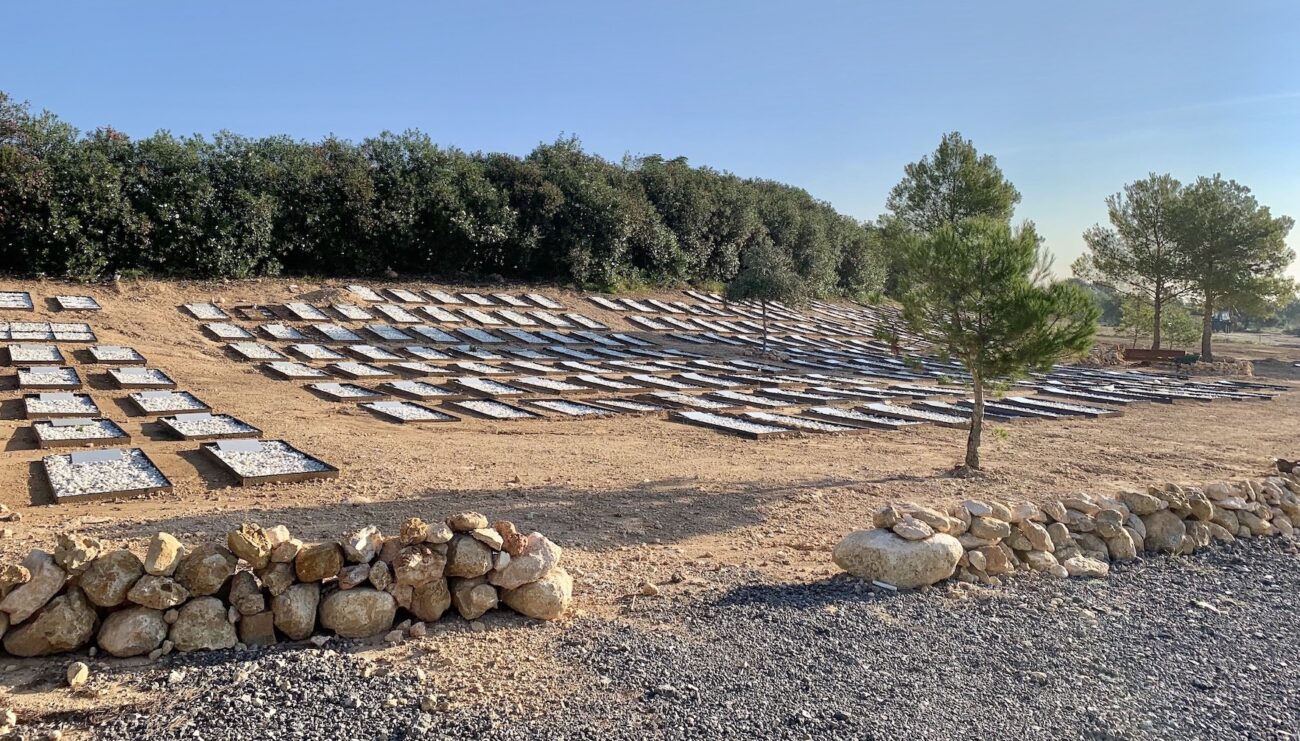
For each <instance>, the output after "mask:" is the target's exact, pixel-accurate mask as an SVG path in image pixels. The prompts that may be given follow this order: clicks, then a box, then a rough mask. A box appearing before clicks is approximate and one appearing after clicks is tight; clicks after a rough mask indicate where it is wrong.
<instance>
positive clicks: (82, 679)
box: [67, 661, 90, 690]
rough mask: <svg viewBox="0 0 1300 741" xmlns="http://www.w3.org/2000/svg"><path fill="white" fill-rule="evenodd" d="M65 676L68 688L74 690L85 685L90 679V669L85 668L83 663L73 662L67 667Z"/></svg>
mask: <svg viewBox="0 0 1300 741" xmlns="http://www.w3.org/2000/svg"><path fill="white" fill-rule="evenodd" d="M67 676H68V686H69V687H71V688H72V689H74V690H75V689H77V688H78V687H80V686H81V685H83V684H85V683H86V680H88V679H90V667H88V666H86V665H85V664H84V663H83V662H80V661H74V662H72V663H71V664H69V665H68V673H67Z"/></svg>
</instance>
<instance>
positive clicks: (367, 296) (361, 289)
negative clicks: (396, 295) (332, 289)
mask: <svg viewBox="0 0 1300 741" xmlns="http://www.w3.org/2000/svg"><path fill="white" fill-rule="evenodd" d="M348 290H349V291H351V292H352V293H353V294H355V295H356V297H357V298H359V299H361V300H362V301H370V302H371V303H378V302H380V301H383V300H384V297H383V296H380V295H379V294H378V293H376V292H375V289H373V288H370V287H369V286H360V285H354V286H348Z"/></svg>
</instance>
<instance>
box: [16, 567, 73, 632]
mask: <svg viewBox="0 0 1300 741" xmlns="http://www.w3.org/2000/svg"><path fill="white" fill-rule="evenodd" d="M22 565H23V568H25V569H27V571H28V572H29V573H30V574H31V577H30V578H29V579H28V580H27V582H26V583H25V584H22V585H20V586H17V587H15V588H14V590H13V591H12V592H10V593H9V594H7V595H5V598H4V599H3V600H0V612H6V613H9V624H10V625H17V624H18V623H21V622H23V621H24V620H26V619H27V618H29V617H31V616H32V615H33V614H35V612H36V611H37V610H39V609H41V608H42V607H44V606H45V603H47V602H49V601H50V599H51V598H53V597H54V595H56V594H58V593H59V590H60V589H62V588H63V585H64V583H65V582H67V580H68V574H67V572H65V571H64V570H63V569H61V568H59V567H58V565H57V564H55V563H54V557H53V556H51V555H50V554H48V553H46V552H45V551H32V552H31V553H28V554H27V558H25V559H23V564H22Z"/></svg>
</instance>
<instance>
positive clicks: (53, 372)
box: [18, 367, 81, 388]
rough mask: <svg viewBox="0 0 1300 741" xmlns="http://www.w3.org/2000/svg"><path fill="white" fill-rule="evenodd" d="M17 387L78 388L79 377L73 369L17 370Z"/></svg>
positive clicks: (79, 385) (35, 368) (79, 383)
mask: <svg viewBox="0 0 1300 741" xmlns="http://www.w3.org/2000/svg"><path fill="white" fill-rule="evenodd" d="M18 385H19V387H27V388H31V387H33V386H61V387H65V388H80V387H81V376H78V375H77V371H76V369H74V368H45V367H32V368H19V369H18Z"/></svg>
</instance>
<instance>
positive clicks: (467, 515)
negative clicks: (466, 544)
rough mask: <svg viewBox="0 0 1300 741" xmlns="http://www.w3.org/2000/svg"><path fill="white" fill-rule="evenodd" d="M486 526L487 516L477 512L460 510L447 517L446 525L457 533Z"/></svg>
mask: <svg viewBox="0 0 1300 741" xmlns="http://www.w3.org/2000/svg"><path fill="white" fill-rule="evenodd" d="M487 526H488V518H486V517H484V516H483V515H482V514H480V513H478V512H461V513H460V514H457V515H452V516H451V517H448V518H447V527H449V528H451V529H452V530H454V531H456V532H458V533H468V532H470V531H473V530H478V529H479V528H483V527H487Z"/></svg>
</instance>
